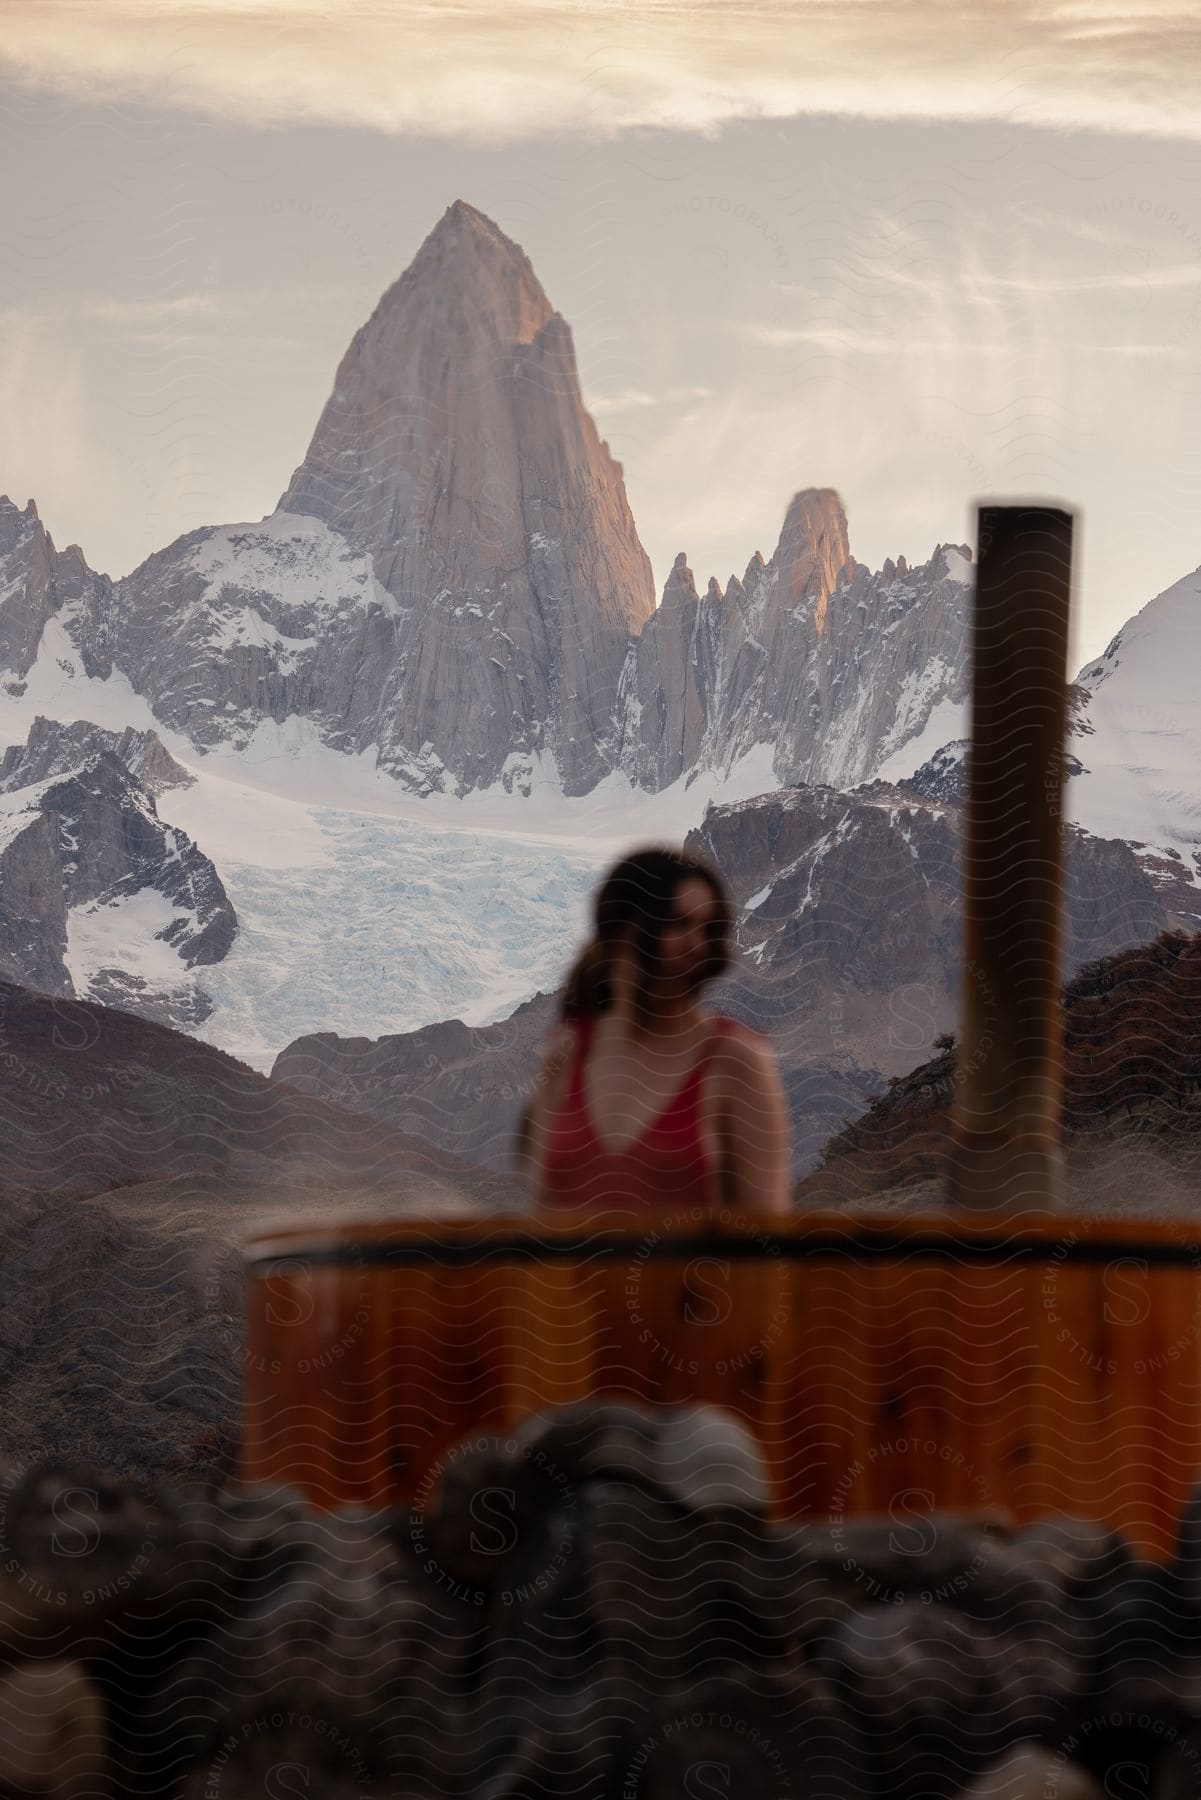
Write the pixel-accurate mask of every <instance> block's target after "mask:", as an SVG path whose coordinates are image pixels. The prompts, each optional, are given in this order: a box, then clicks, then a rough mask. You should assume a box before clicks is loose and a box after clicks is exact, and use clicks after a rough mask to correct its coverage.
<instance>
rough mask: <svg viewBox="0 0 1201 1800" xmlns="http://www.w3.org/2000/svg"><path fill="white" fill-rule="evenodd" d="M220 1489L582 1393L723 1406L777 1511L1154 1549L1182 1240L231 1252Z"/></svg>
mask: <svg viewBox="0 0 1201 1800" xmlns="http://www.w3.org/2000/svg"><path fill="white" fill-rule="evenodd" d="M247 1268H248V1283H247V1290H248V1321H247V1326H248V1331H247V1345H246V1362H245V1404H244V1413H243V1426H244V1445H243V1457H244V1461H243V1473H244V1475H245V1477H246V1478H247V1479H248V1480H280V1481H285V1482H289V1483H292V1484H294V1485H295V1486H297V1487H299V1488H300V1489H302V1490H303V1491H304V1492H305V1493H306V1494H307V1495H308V1496H309V1497H310V1498H311V1500H312V1501H313V1502H314V1503H315V1504H317V1505H318V1506H321V1507H333V1506H335V1505H342V1504H347V1503H359V1504H366V1505H380V1504H389V1503H395V1502H401V1501H406V1500H411V1499H413V1498H414V1497H415V1496H417V1495H419V1494H421V1493H422V1492H423V1484H424V1490H425V1491H427V1490H428V1486H429V1483H430V1480H431V1479H432V1475H433V1474H434V1473H435V1472H436V1470H437V1467H438V1465H439V1459H440V1458H441V1457H442V1456H443V1454H444V1452H445V1451H446V1450H447V1449H448V1448H449V1447H450V1445H452V1444H453V1443H454V1442H456V1441H457V1440H458V1439H460V1438H461V1437H463V1436H464V1435H465V1434H467V1433H470V1432H473V1431H495V1432H502V1433H503V1432H505V1431H507V1429H508V1428H509V1427H511V1426H512V1425H513V1424H514V1423H515V1422H516V1421H517V1420H518V1419H520V1418H521V1417H523V1416H524V1415H525V1414H527V1413H528V1412H530V1411H533V1410H536V1409H538V1408H541V1407H545V1406H549V1405H554V1404H558V1403H561V1402H564V1401H569V1400H573V1399H577V1398H579V1397H581V1396H584V1395H589V1394H590V1395H609V1396H625V1397H631V1398H635V1399H638V1400H642V1401H649V1402H666V1403H672V1402H679V1401H685V1400H706V1401H710V1402H714V1403H716V1404H718V1405H720V1406H724V1407H728V1408H729V1409H731V1410H732V1411H733V1412H734V1413H736V1414H737V1415H738V1416H739V1417H740V1418H741V1419H743V1420H744V1421H745V1422H746V1424H747V1425H749V1426H750V1427H751V1428H752V1429H753V1430H754V1431H755V1433H756V1434H757V1436H758V1437H759V1439H760V1441H761V1443H762V1444H763V1447H764V1450H765V1453H766V1458H767V1463H768V1467H769V1469H770V1473H771V1478H772V1481H773V1485H774V1492H775V1504H776V1510H777V1512H778V1514H780V1515H781V1516H790V1517H797V1518H814V1519H824V1520H826V1521H830V1520H837V1519H839V1518H841V1517H843V1516H846V1517H852V1516H855V1515H857V1514H862V1513H878V1512H881V1511H886V1510H888V1509H889V1508H892V1509H893V1510H894V1511H895V1512H896V1513H897V1516H898V1517H900V1516H902V1515H903V1514H904V1515H912V1514H914V1513H920V1512H925V1511H929V1510H931V1509H933V1508H950V1509H965V1510H970V1511H973V1512H976V1511H985V1510H987V1509H989V1508H993V1507H995V1508H998V1509H1002V1510H1004V1511H1008V1512H1011V1513H1012V1514H1013V1516H1014V1517H1015V1518H1016V1519H1017V1520H1018V1521H1019V1522H1020V1521H1025V1520H1029V1519H1034V1518H1039V1517H1043V1516H1045V1515H1047V1514H1049V1513H1054V1512H1066V1513H1077V1514H1083V1515H1086V1516H1089V1517H1094V1518H1098V1519H1103V1520H1106V1521H1108V1522H1109V1523H1111V1524H1113V1525H1116V1526H1120V1527H1121V1528H1122V1529H1123V1530H1125V1531H1126V1532H1127V1533H1128V1534H1129V1535H1130V1537H1131V1538H1132V1539H1133V1540H1134V1541H1135V1542H1136V1543H1137V1545H1138V1546H1139V1547H1140V1548H1141V1549H1142V1551H1143V1552H1144V1553H1145V1554H1147V1555H1150V1556H1163V1555H1166V1554H1167V1552H1168V1550H1169V1548H1170V1545H1171V1541H1172V1536H1173V1528H1174V1523H1175V1520H1176V1517H1177V1515H1178V1513H1179V1510H1180V1507H1181V1505H1182V1503H1183V1501H1184V1499H1185V1496H1186V1494H1187V1493H1188V1491H1189V1488H1190V1486H1191V1484H1192V1482H1193V1480H1194V1478H1195V1477H1196V1476H1197V1474H1198V1473H1201V1224H1198V1225H1196V1226H1194V1225H1191V1224H1189V1225H1186V1224H1180V1223H1176V1222H1171V1223H1168V1222H1155V1223H1150V1224H1148V1223H1144V1222H1139V1223H1137V1224H1130V1223H1120V1222H1114V1221H1097V1220H1088V1221H1085V1220H1080V1219H1070V1218H1065V1217H1063V1216H1061V1215H1059V1214H1051V1213H1027V1214H1023V1215H1021V1216H1020V1217H1018V1218H1014V1217H1012V1216H1008V1217H1002V1216H1000V1215H995V1216H994V1215H989V1214H985V1213H974V1214H969V1215H960V1214H958V1213H931V1214H926V1215H922V1216H920V1217H919V1216H909V1217H903V1218H899V1217H896V1216H893V1215H885V1214H875V1215H872V1214H868V1213H858V1214H856V1215H854V1216H850V1215H847V1214H845V1213H820V1214H819V1213H811V1214H804V1215H794V1216H792V1217H789V1218H787V1219H781V1220H773V1221H767V1220H762V1219H757V1218H754V1217H750V1216H747V1215H739V1214H736V1213H730V1212H722V1213H719V1214H716V1215H706V1214H704V1213H703V1212H701V1211H700V1210H699V1209H695V1210H687V1209H686V1210H684V1211H679V1210H676V1211H674V1212H664V1213H662V1214H656V1215H655V1216H654V1217H651V1218H643V1217H638V1218H633V1217H632V1216H631V1215H629V1214H621V1215H618V1214H608V1213H606V1214H601V1215H593V1216H591V1217H588V1218H585V1219H582V1220H581V1219H571V1220H568V1219H564V1220H559V1219H554V1220H549V1219H547V1220H544V1219H534V1218H532V1217H529V1216H496V1215H492V1216H489V1217H486V1218H464V1217H454V1218H443V1219H433V1218H427V1219H400V1220H397V1219H392V1220H388V1221H386V1222H343V1223H338V1224H331V1225H329V1226H319V1227H314V1226H313V1225H311V1224H309V1225H304V1226H295V1227H286V1226H285V1227H282V1228H275V1227H271V1226H265V1227H262V1228H260V1229H258V1230H256V1231H255V1233H254V1234H253V1235H252V1236H251V1238H250V1240H249V1242H248V1245H247Z"/></svg>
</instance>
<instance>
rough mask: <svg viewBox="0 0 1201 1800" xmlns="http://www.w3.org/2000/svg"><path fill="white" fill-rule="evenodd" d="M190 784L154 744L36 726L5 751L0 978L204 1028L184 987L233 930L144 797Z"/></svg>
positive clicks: (210, 879)
mask: <svg viewBox="0 0 1201 1800" xmlns="http://www.w3.org/2000/svg"><path fill="white" fill-rule="evenodd" d="M111 745H120V746H122V747H123V748H124V749H125V750H126V752H127V753H128V754H129V755H130V756H131V757H132V758H133V760H134V761H135V762H136V763H137V764H138V765H139V766H140V767H142V768H143V769H144V770H145V771H146V775H147V782H146V783H144V782H143V781H141V780H139V779H138V778H137V777H136V776H135V775H134V774H133V773H132V772H131V769H130V767H129V766H128V765H127V764H126V763H125V762H124V761H123V760H122V758H121V756H120V755H118V754H117V751H116V750H115V749H114V748H111V747H109V746H111ZM188 780H190V777H189V776H188V775H187V773H186V771H184V770H183V769H182V768H180V766H179V764H177V763H176V762H175V760H174V758H172V757H171V756H170V755H169V754H168V753H167V751H166V750H165V749H164V747H163V745H162V743H161V742H160V741H159V739H158V738H157V737H156V736H155V734H154V733H153V732H144V733H135V732H131V731H127V732H125V733H115V732H105V731H102V730H100V729H99V728H98V727H93V726H86V725H78V724H77V725H72V726H59V725H56V724H55V723H54V722H53V721H50V720H46V719H40V718H39V719H38V720H37V721H36V723H35V726H34V729H33V731H32V732H31V733H30V737H29V740H28V742H27V743H26V744H24V745H17V746H11V747H10V749H9V750H8V751H7V752H6V754H5V756H4V758H3V760H2V761H0V893H2V895H3V898H2V900H0V970H3V972H4V973H5V974H7V975H9V976H12V977H14V978H18V979H20V980H21V981H23V982H26V983H29V984H30V985H32V986H34V987H37V988H40V989H42V990H44V991H45V992H47V993H53V994H78V995H79V996H80V997H88V998H92V999H105V1000H110V1001H113V1002H116V1003H118V1004H122V1003H125V1004H131V1005H133V1006H135V1007H136V1009H137V1010H139V1011H141V1012H144V1013H146V1014H147V1015H148V1016H152V1017H159V1018H161V1019H163V1020H164V1021H168V1022H176V1023H186V1024H195V1023H198V1022H199V1021H201V1020H202V1019H204V1018H205V1017H206V1016H207V1014H208V1011H209V1010H210V1003H209V1001H208V999H207V996H206V995H205V993H204V990H203V987H202V986H200V985H199V984H198V983H196V982H194V981H189V980H188V979H187V974H188V971H189V970H191V969H194V968H198V967H201V966H204V965H206V964H212V963H215V962H219V961H220V960H221V959H222V958H223V957H224V956H226V955H227V954H228V952H229V949H230V946H231V945H232V943H233V940H234V936H235V933H236V931H237V917H236V915H235V913H234V909H233V907H232V906H231V904H230V901H229V897H228V895H227V894H226V892H225V889H224V887H223V885H222V883H221V879H220V877H219V876H218V874H217V871H216V869H215V868H214V867H213V864H212V863H211V862H210V860H209V859H208V857H207V856H205V855H204V854H203V852H202V851H200V850H199V849H198V848H197V846H196V845H195V844H194V843H193V842H192V840H191V838H190V837H188V835H187V833H186V832H183V831H178V830H176V829H175V828H173V827H172V826H170V825H168V824H166V823H164V822H163V821H162V820H161V819H160V818H159V816H158V808H157V804H156V801H155V796H154V792H153V791H152V787H151V785H149V783H153V784H154V786H157V787H158V788H160V789H163V788H166V787H170V786H178V785H180V784H181V782H182V783H186V782H187V781H188ZM147 952H149V953H150V954H149V956H148V955H147Z"/></svg>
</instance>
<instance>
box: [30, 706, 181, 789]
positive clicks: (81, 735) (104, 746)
mask: <svg viewBox="0 0 1201 1800" xmlns="http://www.w3.org/2000/svg"><path fill="white" fill-rule="evenodd" d="M106 752H107V753H109V754H111V755H113V756H115V757H116V759H117V761H118V762H119V763H122V764H123V765H124V767H125V769H126V770H127V772H128V773H129V774H130V775H132V776H133V777H134V779H135V780H136V781H138V782H139V783H140V784H141V786H142V787H144V788H146V789H148V790H149V792H150V793H152V794H164V793H166V792H167V791H168V790H169V789H170V788H181V787H191V786H192V785H193V783H194V781H195V779H196V778H195V776H194V775H190V774H189V773H188V771H187V770H186V769H185V768H184V767H183V765H182V764H181V763H178V762H176V760H175V758H174V757H173V756H172V755H171V753H170V751H169V750H168V749H167V747H166V745H165V744H164V743H163V741H162V739H161V738H160V737H159V735H158V733H157V732H154V731H135V729H134V728H133V726H132V725H131V726H127V727H126V729H125V730H124V731H106V730H105V729H104V727H103V726H101V725H92V724H90V723H89V722H88V721H87V720H86V719H76V720H75V721H74V722H73V723H71V724H62V723H61V722H60V721H59V720H57V719H44V718H42V717H41V716H40V715H39V716H38V717H37V718H35V719H34V721H33V725H32V726H31V728H30V731H29V736H28V737H27V738H26V740H25V742H24V743H23V744H10V745H9V747H8V749H7V750H5V751H4V752H3V754H0V794H8V793H14V792H15V791H16V790H17V789H18V788H23V787H30V786H32V784H33V783H34V782H38V781H46V780H47V779H48V778H49V777H50V776H52V775H69V774H72V773H74V771H75V770H76V769H78V768H80V767H81V766H82V765H83V764H84V763H86V762H89V761H91V760H93V759H94V758H96V757H99V756H102V755H104V754H105V753H106Z"/></svg>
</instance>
